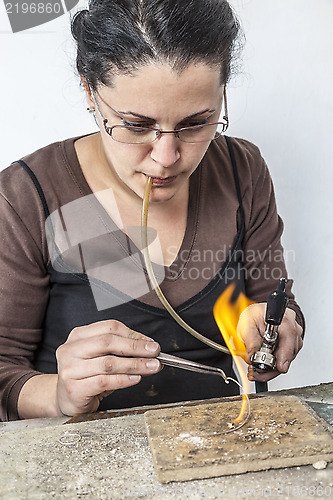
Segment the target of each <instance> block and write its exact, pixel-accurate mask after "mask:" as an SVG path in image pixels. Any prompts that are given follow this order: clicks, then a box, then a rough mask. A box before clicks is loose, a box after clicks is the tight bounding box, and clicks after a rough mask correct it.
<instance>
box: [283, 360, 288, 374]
mask: <svg viewBox="0 0 333 500" xmlns="http://www.w3.org/2000/svg"><path fill="white" fill-rule="evenodd" d="M289 365H290V362H289V361H285V362H284V363H283V364H282V371H283V373H287V371H288V370H289Z"/></svg>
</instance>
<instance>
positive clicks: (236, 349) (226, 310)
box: [213, 284, 253, 424]
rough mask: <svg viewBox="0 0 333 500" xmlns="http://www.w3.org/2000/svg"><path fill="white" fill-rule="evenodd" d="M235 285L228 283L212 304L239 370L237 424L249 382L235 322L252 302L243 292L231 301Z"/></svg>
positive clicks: (215, 316)
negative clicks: (240, 389)
mask: <svg viewBox="0 0 333 500" xmlns="http://www.w3.org/2000/svg"><path fill="white" fill-rule="evenodd" d="M234 290H235V285H234V284H232V285H229V286H228V287H227V288H226V290H224V292H223V293H222V295H220V297H219V298H218V299H217V301H216V303H215V306H214V311H213V312H214V318H215V321H216V323H217V326H218V327H219V329H220V332H221V333H222V336H223V338H224V341H225V343H226V345H227V347H228V349H229V350H230V352H231V354H232V357H233V359H234V361H235V365H236V367H237V370H238V372H239V375H240V378H241V381H242V386H243V398H242V407H241V410H240V413H239V415H238V417H237V418H236V419H235V420H234V424H237V423H239V422H241V421H242V420H243V417H244V414H245V412H246V408H247V399H246V395H245V394H248V392H249V389H250V383H249V381H248V379H247V376H246V369H245V368H244V364H243V363H242V361H241V360H240V358H242V359H244V360H245V359H246V358H247V350H246V348H245V345H244V342H243V340H242V339H241V337H240V336H239V335H238V333H237V324H238V320H239V317H240V315H241V313H242V312H243V311H244V309H246V308H247V307H248V306H249V305H250V304H253V302H252V301H251V300H249V299H248V298H247V297H246V296H245V295H244V294H243V293H240V294H239V295H238V297H237V299H236V300H235V301H234V302H232V301H231V297H232V295H233V293H234Z"/></svg>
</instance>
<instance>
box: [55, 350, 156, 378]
mask: <svg viewBox="0 0 333 500" xmlns="http://www.w3.org/2000/svg"><path fill="white" fill-rule="evenodd" d="M161 367H162V365H161V363H160V362H159V360H158V359H156V358H126V357H119V356H102V357H99V358H92V359H88V360H83V361H82V360H81V362H80V363H77V364H75V363H71V364H70V365H68V366H67V367H66V368H64V369H62V370H61V377H62V378H63V379H75V380H82V379H86V378H91V377H96V376H98V375H118V374H123V375H143V376H145V375H152V374H153V373H157V372H159V371H160V370H161Z"/></svg>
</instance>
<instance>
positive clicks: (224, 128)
mask: <svg viewBox="0 0 333 500" xmlns="http://www.w3.org/2000/svg"><path fill="white" fill-rule="evenodd" d="M96 93H97V95H98V97H99V98H100V99H101V101H102V102H103V103H104V104H105V105H106V106H108V107H109V108H110V109H111V110H112V111H113V112H114V113H116V114H117V112H116V111H115V110H114V109H113V108H112V107H111V106H110V105H109V104H107V103H106V102H105V101H104V99H103V98H102V97H101V96H100V95H99V93H98V92H96ZM91 95H92V99H93V101H94V104H95V106H96V108H97V110H98V112H99V114H100V115H101V118H102V120H103V126H104V130H105V132H106V133H107V134H108V135H109V136H110V137H111V139H113V140H114V141H115V142H119V143H120V144H135V145H137V146H146V145H147V144H153V143H154V142H155V141H157V140H158V139H159V138H160V137H161V136H162V135H164V134H174V136H175V137H177V139H179V140H180V141H181V142H184V143H187V144H198V143H200V142H201V143H202V142H210V140H214V139H216V138H217V137H219V136H220V135H221V134H223V133H224V132H226V131H227V129H228V126H229V118H228V106H227V93H226V88H224V91H223V105H224V115H223V118H222V119H223V120H224V121H223V122H212V123H205V124H203V125H192V126H190V127H182V128H179V129H175V130H162V129H160V128H155V127H139V126H138V127H137V126H133V125H112V126H111V127H108V126H107V123H108V121H109V120H108V119H107V118H104V116H103V113H102V112H101V110H100V107H99V105H98V103H97V100H96V97H95V95H94V93H93V92H92V91H91ZM96 122H97V120H96ZM210 125H216V126H218V125H222V131H221V132H220V133H219V135H218V136H216V137H213V138H212V139H209V140H204V141H193V142H192V141H183V140H182V139H181V138H180V137H179V134H180V132H182V131H183V130H194V129H196V128H202V127H205V126H210ZM115 128H126V129H128V130H132V129H138V128H140V130H151V131H154V132H155V134H156V136H155V138H154V139H153V140H152V141H149V142H122V141H117V139H115V138H114V137H113V135H112V131H113V130H114V129H115Z"/></svg>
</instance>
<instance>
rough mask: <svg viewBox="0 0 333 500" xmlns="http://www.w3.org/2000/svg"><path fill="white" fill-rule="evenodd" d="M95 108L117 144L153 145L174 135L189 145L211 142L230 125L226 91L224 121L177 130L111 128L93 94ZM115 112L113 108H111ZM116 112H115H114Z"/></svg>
mask: <svg viewBox="0 0 333 500" xmlns="http://www.w3.org/2000/svg"><path fill="white" fill-rule="evenodd" d="M92 96H93V100H94V103H95V106H96V108H97V110H98V112H99V114H100V115H101V118H102V120H103V125H104V129H105V132H106V133H107V134H108V135H109V136H110V137H111V138H112V139H113V140H114V141H117V142H121V143H123V144H151V143H153V142H155V141H157V140H158V139H159V138H160V137H161V136H162V135H163V134H173V135H174V136H175V137H177V139H179V140H180V141H182V142H187V143H192V144H195V143H199V142H210V141H212V140H214V139H217V137H219V136H220V135H221V134H222V133H223V132H225V131H226V130H227V128H228V125H229V120H228V111H227V101H226V93H225V91H224V109H225V115H224V116H223V121H221V122H215V123H204V124H198V125H191V126H189V127H181V128H179V129H176V130H161V129H158V128H154V127H145V126H141V125H139V124H138V125H113V126H112V127H109V126H108V125H107V124H108V119H107V118H104V116H103V114H102V112H101V110H100V108H99V106H98V103H97V101H96V98H95V96H94V94H93V93H92ZM99 97H100V99H101V100H102V101H103V103H104V104H106V105H107V106H108V107H110V108H111V106H109V105H108V104H107V103H106V102H105V101H104V99H103V98H102V97H101V96H100V95H99ZM111 109H112V110H113V108H111ZM113 111H114V110H113Z"/></svg>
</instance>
